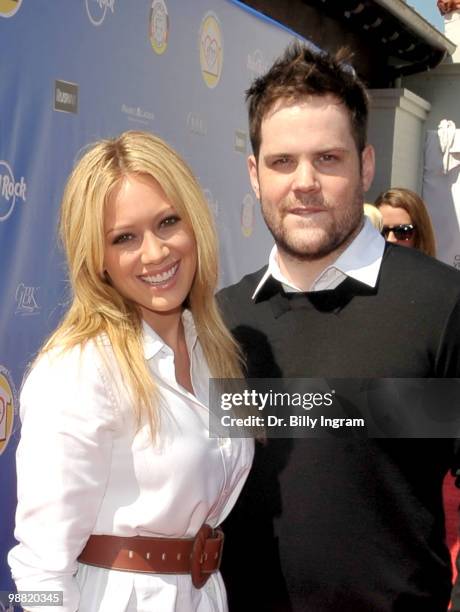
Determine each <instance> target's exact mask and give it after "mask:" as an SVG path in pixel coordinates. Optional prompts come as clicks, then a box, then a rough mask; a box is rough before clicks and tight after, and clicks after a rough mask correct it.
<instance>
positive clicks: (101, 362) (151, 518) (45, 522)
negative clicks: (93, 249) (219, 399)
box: [8, 311, 253, 612]
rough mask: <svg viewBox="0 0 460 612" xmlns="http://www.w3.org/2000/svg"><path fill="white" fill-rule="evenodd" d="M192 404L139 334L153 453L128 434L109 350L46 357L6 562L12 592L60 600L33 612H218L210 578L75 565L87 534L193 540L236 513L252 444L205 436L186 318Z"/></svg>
mask: <svg viewBox="0 0 460 612" xmlns="http://www.w3.org/2000/svg"><path fill="white" fill-rule="evenodd" d="M183 321H184V327H185V335H186V342H187V346H188V349H189V354H190V360H191V378H192V384H193V388H194V391H195V396H194V395H192V394H191V393H189V392H188V391H186V390H185V389H184V388H183V387H181V386H180V385H178V383H177V382H176V378H175V371H174V354H173V351H172V350H171V349H170V348H169V347H168V346H167V345H166V344H165V343H164V342H163V341H162V340H161V339H160V338H159V336H158V335H157V334H156V333H155V332H154V331H153V330H152V329H151V328H149V327H148V326H147V325H146V324H144V354H145V358H146V359H147V360H148V364H149V367H150V369H151V371H152V373H153V374H154V376H155V380H156V381H157V383H158V386H159V391H160V401H161V407H160V427H159V436H158V442H157V443H156V444H152V443H151V441H150V439H149V430H148V427H147V426H143V427H142V428H141V429H140V430H138V431H137V432H136V424H135V419H134V416H133V411H132V407H131V404H130V400H129V396H128V394H127V391H126V388H125V386H124V385H123V381H122V379H121V375H120V374H119V371H118V368H117V365H116V362H115V359H114V356H113V354H112V352H111V347H110V345H109V344H108V342H107V341H105V342H104V341H102V344H103V345H104V346H103V351H104V355H105V356H106V357H105V358H102V357H101V354H100V350H99V349H98V347H97V346H96V343H95V342H90V343H88V344H87V345H86V347H85V348H84V349H83V350H82V349H81V348H80V347H77V348H75V349H73V350H71V351H67V352H65V353H60V354H56V353H55V352H53V353H52V354H51V355H46V356H44V357H42V358H41V359H40V361H39V362H38V363H37V364H36V365H35V367H34V368H33V370H32V371H31V372H30V374H29V376H28V377H27V380H26V382H25V384H24V387H23V390H22V393H21V420H22V432H21V440H20V443H19V446H18V451H17V472H18V498H19V503H18V508H17V514H16V530H15V537H16V539H17V540H18V542H19V544H18V545H17V546H16V547H14V548H13V549H12V550H11V551H10V553H9V556H8V560H9V564H10V566H11V569H12V574H13V579H14V580H15V582H16V586H17V588H18V590H21V591H38V590H54V591H63V593H64V606H63V607H55V606H53V607H51V606H50V607H46V606H44V607H41V608H40V610H41V612H58V611H65V612H75V611H77V610H79V611H80V612H96V611H97V612H128V611H130V612H131V611H133V612H134V611H136V612H173V611H174V612H224V611H226V610H227V603H226V595H225V588H224V585H223V582H222V578H221V576H220V574H219V573H214V574H212V575H211V577H210V579H209V580H208V581H207V583H206V584H205V586H204V587H203V588H201V589H196V588H195V587H194V586H193V585H192V581H191V577H190V575H189V574H183V575H160V574H141V573H134V572H122V571H116V570H107V569H103V568H98V567H92V566H87V565H83V564H80V563H78V562H77V557H78V556H79V554H80V552H81V550H82V549H83V548H84V546H85V543H86V541H87V539H88V537H89V536H90V535H91V534H108V535H116V536H127V537H130V536H136V535H140V536H151V537H171V538H191V537H194V536H195V534H196V533H197V532H198V530H199V529H200V527H201V526H202V525H203V523H208V524H209V525H211V527H216V526H217V525H219V524H220V523H221V522H222V521H223V519H224V518H225V517H226V516H227V515H228V513H229V512H230V510H231V508H232V507H233V505H234V503H235V501H236V499H237V497H238V495H239V493H240V491H241V488H242V487H243V484H244V482H245V480H246V477H247V474H248V472H249V469H250V466H251V462H252V457H253V441H252V440H249V439H230V438H211V437H209V412H208V408H207V404H208V386H209V370H208V367H207V364H206V361H205V359H204V356H203V352H202V349H201V347H200V345H199V342H198V340H197V337H196V331H195V327H194V324H193V320H192V317H191V314H190V313H189V312H188V311H186V312H184V315H183Z"/></svg>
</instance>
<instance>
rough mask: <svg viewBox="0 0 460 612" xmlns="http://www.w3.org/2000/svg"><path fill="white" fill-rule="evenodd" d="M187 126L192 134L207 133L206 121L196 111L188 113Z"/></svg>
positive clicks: (200, 134)
mask: <svg viewBox="0 0 460 612" xmlns="http://www.w3.org/2000/svg"><path fill="white" fill-rule="evenodd" d="M187 127H188V129H189V131H190V132H192V134H198V135H199V136H206V134H207V133H208V125H207V123H206V121H205V120H204V119H203V117H201V116H200V115H199V114H198V113H191V112H190V113H188V115H187Z"/></svg>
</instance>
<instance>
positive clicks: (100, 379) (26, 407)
mask: <svg viewBox="0 0 460 612" xmlns="http://www.w3.org/2000/svg"><path fill="white" fill-rule="evenodd" d="M20 406H21V408H20V410H21V421H22V431H21V440H20V442H19V445H18V450H17V457H16V461H17V477H18V506H17V512H16V529H15V537H16V539H17V540H18V542H19V544H18V545H17V546H16V547H15V548H13V549H12V550H11V551H10V553H9V556H8V560H9V564H10V566H11V569H12V575H13V579H14V580H15V582H16V586H17V588H18V590H21V591H39V590H56V591H63V594H64V606H63V608H58V609H61V610H65V611H66V612H74V611H75V610H77V609H78V605H79V591H78V586H77V583H76V580H75V577H74V576H75V573H76V571H77V557H78V555H79V554H80V552H81V550H82V549H83V547H84V545H85V543H86V541H87V539H88V537H89V536H90V535H91V532H92V529H93V527H94V524H95V522H96V518H97V514H98V510H99V508H100V505H101V501H102V499H103V496H104V491H105V488H106V484H107V481H108V477H109V473H110V465H111V454H112V441H113V436H114V432H115V429H116V422H117V405H116V402H115V398H114V397H113V394H112V393H111V390H110V386H109V385H108V384H107V380H106V378H105V376H104V371H103V367H102V363H101V360H100V358H99V356H98V351H97V348H96V347H95V346H94V345H89V346H87V347H85V349H83V350H81V349H80V348H76V349H72V350H71V351H67V352H65V353H63V354H60V355H55V354H54V355H45V356H44V357H42V358H41V359H40V361H39V362H38V363H37V364H36V365H35V367H34V368H33V370H32V371H31V373H30V374H29V376H28V378H27V380H26V382H25V384H24V387H23V390H22V393H21V401H20ZM56 609H57V608H56V607H52V608H49V610H50V612H52V611H53V610H56ZM41 610H44V611H46V610H48V607H42V608H41Z"/></svg>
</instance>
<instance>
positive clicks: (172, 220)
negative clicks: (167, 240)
mask: <svg viewBox="0 0 460 612" xmlns="http://www.w3.org/2000/svg"><path fill="white" fill-rule="evenodd" d="M178 221H180V217H179V216H178V215H170V216H169V217H166V218H165V219H163V221H161V223H160V227H171V226H172V225H175V224H176V223H177V222H178Z"/></svg>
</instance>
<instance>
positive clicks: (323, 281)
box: [252, 217, 385, 299]
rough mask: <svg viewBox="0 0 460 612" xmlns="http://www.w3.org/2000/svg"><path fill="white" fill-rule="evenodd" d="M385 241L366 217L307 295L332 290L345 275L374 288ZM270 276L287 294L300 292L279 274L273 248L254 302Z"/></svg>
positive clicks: (275, 251) (276, 251) (255, 293)
mask: <svg viewBox="0 0 460 612" xmlns="http://www.w3.org/2000/svg"><path fill="white" fill-rule="evenodd" d="M384 250H385V240H384V238H383V237H382V236H381V235H380V234H379V232H378V231H377V230H376V229H375V227H374V226H373V225H372V223H371V222H370V221H369V219H368V218H367V217H365V220H364V224H363V227H362V228H361V230H360V232H359V234H358V235H357V236H356V237H355V238H354V240H353V242H351V244H349V245H348V247H347V248H346V249H345V251H343V253H341V254H340V256H339V257H338V258H337V259H336V261H334V262H333V263H332V264H330V265H329V266H327V268H325V269H324V270H323V271H322V272H321V273H320V274H319V275H318V276H317V278H316V279H315V280H314V281H313V283H312V285H311V287H310V289H309V290H308V291H309V292H313V291H324V290H326V289H335V288H336V287H338V286H339V285H340V283H342V282H343V281H344V280H345V279H346V278H347V277H348V276H350V277H351V278H354V279H355V280H357V281H360V282H361V283H364V284H366V285H368V286H369V287H375V285H376V283H377V278H378V275H379V271H380V266H381V264H382V257H383V251H384ZM270 276H272V277H273V278H274V279H275V280H277V281H279V282H280V283H281V284H282V285H283V289H284V290H285V291H286V292H287V293H289V292H301V291H302V290H301V289H299V288H298V287H296V286H295V285H293V284H292V283H291V282H290V281H289V280H288V279H287V278H286V277H285V276H284V274H283V273H282V272H281V270H280V267H279V264H278V249H277V247H276V245H274V247H273V248H272V250H271V253H270V257H269V260H268V268H267V270H266V271H265V274H264V275H263V277H262V278H261V280H260V282H259V284H258V285H257V287H256V290H255V291H254V293H253V295H252V299H255V297H256V296H257V294H258V293H259V291H260V290H261V288H262V287H263V285H264V284H265V282H266V281H267V279H268V278H270Z"/></svg>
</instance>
